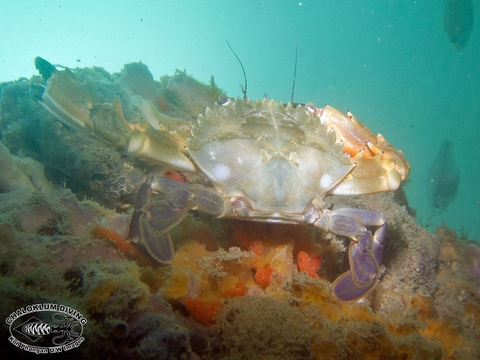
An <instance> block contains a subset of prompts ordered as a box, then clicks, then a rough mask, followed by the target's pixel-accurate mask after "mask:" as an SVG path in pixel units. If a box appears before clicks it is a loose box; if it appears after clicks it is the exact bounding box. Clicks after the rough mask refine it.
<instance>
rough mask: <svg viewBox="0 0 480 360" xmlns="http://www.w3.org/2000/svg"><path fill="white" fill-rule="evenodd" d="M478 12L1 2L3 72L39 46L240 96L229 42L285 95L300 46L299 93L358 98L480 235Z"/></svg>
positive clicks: (449, 208)
mask: <svg viewBox="0 0 480 360" xmlns="http://www.w3.org/2000/svg"><path fill="white" fill-rule="evenodd" d="M448 7H450V9H448ZM479 10H480V2H479V1H476V0H472V1H470V0H468V1H466V0H447V1H439V0H426V1H411V0H384V1H380V0H379V1H375V2H372V1H366V0H363V1H357V0H355V1H354V0H347V1H345V0H338V1H319V0H317V1H313V0H305V1H293V0H292V1H290V0H288V1H287V0H282V1H278V0H277V1H275V0H266V1H253V0H250V1H241V2H234V1H214V0H212V1H199V0H195V1H135V2H128V1H121V2H119V1H113V0H112V1H107V0H105V1H100V2H99V1H81V2H79V1H27V0H19V1H15V2H1V4H0V33H1V36H0V47H1V49H2V51H1V52H0V81H1V82H3V81H9V80H15V79H17V78H19V77H27V78H28V77H30V76H31V75H33V74H35V73H36V70H35V68H34V66H33V59H34V58H35V56H42V57H44V58H46V59H49V60H50V61H52V62H53V63H55V64H62V65H65V66H68V67H89V66H101V67H103V68H105V69H106V70H107V71H109V72H118V71H120V69H121V68H122V66H123V64H125V63H128V62H133V61H141V62H143V63H144V64H147V65H148V66H149V69H150V71H151V72H152V73H153V75H154V78H158V77H159V76H160V75H162V74H170V73H173V72H174V71H175V69H181V70H186V71H187V73H189V74H193V75H194V76H195V77H196V78H197V79H199V80H200V81H203V82H207V81H208V80H209V78H210V76H211V75H213V76H214V77H215V81H216V83H217V84H218V85H219V86H220V87H221V88H222V89H223V90H224V91H226V93H227V94H229V95H230V96H241V95H242V92H241V88H240V84H243V81H244V79H243V75H242V70H241V68H240V66H239V64H238V63H237V60H236V59H235V57H234V55H233V53H232V51H231V50H230V49H229V47H228V45H227V43H226V41H225V40H228V41H229V43H230V44H231V45H232V47H233V48H234V50H235V51H236V53H237V54H238V56H239V58H240V59H241V61H242V63H243V66H244V68H245V71H246V75H247V80H248V89H247V95H248V96H249V97H251V98H253V99H258V98H262V97H264V96H265V95H266V96H268V97H269V98H274V99H275V100H277V101H278V100H281V101H283V102H287V101H289V100H290V99H291V92H292V79H293V72H294V68H295V51H296V47H297V46H298V63H297V69H296V85H295V94H294V101H295V102H299V103H306V102H314V103H315V104H316V105H318V106H323V105H324V104H329V105H332V106H335V107H336V108H338V109H339V110H341V111H346V110H350V111H352V112H353V113H354V114H355V115H356V116H357V118H358V119H360V120H361V121H362V122H364V123H365V124H366V125H367V126H368V127H370V128H371V129H372V130H373V131H374V132H375V133H377V132H379V133H381V134H382V135H384V136H385V137H386V138H387V139H388V140H389V142H391V143H392V144H394V146H395V147H396V148H397V149H402V150H403V152H404V153H405V155H406V157H407V159H408V161H409V162H410V165H411V169H412V170H411V174H410V177H409V180H408V182H407V184H406V186H405V189H406V192H407V197H408V202H409V205H410V207H411V208H413V209H414V210H415V211H416V217H417V220H418V221H419V222H421V223H422V224H423V225H425V226H427V228H429V229H432V230H433V229H435V227H436V226H439V225H440V224H441V223H442V221H444V222H445V223H446V225H447V226H449V227H450V228H453V229H455V230H457V231H458V232H460V233H462V234H464V233H467V234H468V237H469V238H470V239H474V240H477V241H478V240H480V223H479V221H478V219H479V216H480V195H479V190H478V183H479V182H478V177H479V175H480V140H479V130H480V128H479V120H480V101H479V97H478V94H480V62H479V61H478V59H479V58H480V34H479V28H478V21H476V20H477V19H475V14H477V17H478V14H479V13H480V11H479ZM449 36H450V37H449ZM446 147H447V150H448V151H443V152H442V149H444V150H445V148H446ZM436 159H438V160H437V161H436ZM445 179H447V180H445ZM457 189H458V190H457ZM435 199H436V200H435Z"/></svg>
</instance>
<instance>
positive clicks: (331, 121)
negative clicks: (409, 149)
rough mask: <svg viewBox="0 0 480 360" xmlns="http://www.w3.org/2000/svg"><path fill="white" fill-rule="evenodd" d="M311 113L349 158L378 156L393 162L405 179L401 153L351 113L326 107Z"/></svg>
mask: <svg viewBox="0 0 480 360" xmlns="http://www.w3.org/2000/svg"><path fill="white" fill-rule="evenodd" d="M312 106H313V105H312ZM313 111H314V113H315V114H316V115H317V116H319V117H320V119H321V122H322V123H323V124H325V125H326V126H327V129H329V130H333V131H334V132H335V136H336V138H337V141H341V142H342V143H343V146H344V151H345V153H347V154H349V155H350V156H351V157H355V156H357V155H358V154H359V153H361V154H362V158H363V159H372V158H374V157H375V156H378V155H379V156H380V158H381V160H389V161H392V162H393V166H394V168H395V170H396V171H398V173H399V174H400V175H401V177H402V180H403V181H405V180H406V179H407V177H408V174H409V172H410V165H409V164H408V162H407V160H406V159H405V156H404V155H403V152H401V151H399V150H396V149H395V148H394V147H393V146H392V145H391V144H390V143H388V142H387V141H386V140H385V138H384V137H383V136H382V135H381V134H378V135H376V136H375V134H374V133H373V132H372V131H371V130H370V129H369V128H368V127H366V126H365V125H364V124H363V123H362V122H360V121H359V120H358V119H357V118H356V117H355V116H354V115H353V114H352V113H351V112H347V114H346V115H345V114H343V113H342V112H340V111H338V110H337V109H335V108H334V107H332V106H328V105H325V106H324V107H323V108H321V109H319V108H316V107H313Z"/></svg>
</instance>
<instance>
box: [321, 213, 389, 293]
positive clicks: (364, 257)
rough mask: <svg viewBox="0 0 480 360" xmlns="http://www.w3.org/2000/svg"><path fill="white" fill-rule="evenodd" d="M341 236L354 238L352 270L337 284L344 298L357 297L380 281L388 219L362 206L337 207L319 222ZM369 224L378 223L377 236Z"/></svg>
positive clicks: (336, 286)
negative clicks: (352, 207) (369, 228)
mask: <svg viewBox="0 0 480 360" xmlns="http://www.w3.org/2000/svg"><path fill="white" fill-rule="evenodd" d="M315 226H319V227H322V228H323V229H326V230H328V231H331V232H334V233H336V234H338V235H343V236H347V237H349V238H350V239H351V243H350V246H349V249H348V257H349V262H350V270H349V271H347V272H346V273H344V274H342V275H340V276H339V277H338V278H337V279H336V280H335V281H334V283H333V289H334V292H335V295H336V296H337V297H338V298H339V299H340V300H345V301H349V300H355V299H357V298H359V297H361V296H363V295H365V294H366V293H367V292H368V291H369V290H371V289H372V288H373V287H374V285H375V284H376V280H377V277H378V271H379V270H378V268H379V264H381V262H382V255H383V240H384V238H385V233H386V231H385V229H386V226H385V219H384V217H383V216H382V214H381V213H379V212H377V211H370V210H360V209H349V208H344V209H337V210H334V211H328V212H324V213H323V214H322V216H321V217H320V218H319V219H318V220H317V221H316V222H315ZM365 226H378V227H379V228H378V229H377V230H376V231H375V233H374V235H372V233H371V232H370V231H369V230H368V229H367V228H366V227H365Z"/></svg>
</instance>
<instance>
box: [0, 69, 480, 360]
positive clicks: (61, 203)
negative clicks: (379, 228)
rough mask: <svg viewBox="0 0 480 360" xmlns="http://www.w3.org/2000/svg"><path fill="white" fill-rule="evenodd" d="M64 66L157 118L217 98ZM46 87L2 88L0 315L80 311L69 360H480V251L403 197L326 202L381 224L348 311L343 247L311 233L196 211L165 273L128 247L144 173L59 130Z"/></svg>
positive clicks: (205, 90)
mask: <svg viewBox="0 0 480 360" xmlns="http://www.w3.org/2000/svg"><path fill="white" fill-rule="evenodd" d="M72 72H73V73H74V74H75V75H76V76H78V78H80V79H83V80H88V81H89V82H88V83H89V84H90V85H89V86H90V87H92V92H93V93H95V94H97V95H98V96H100V97H101V98H102V100H103V101H105V102H113V101H114V100H115V98H116V97H119V98H120V100H121V101H122V103H123V104H125V103H128V100H127V99H126V98H127V97H131V96H132V95H131V93H129V92H128V91H125V90H124V89H125V88H120V90H119V88H118V87H117V85H116V84H118V83H119V82H121V83H124V84H125V83H128V84H129V85H128V86H129V88H130V89H135V92H136V94H143V95H142V96H143V97H144V98H148V101H149V102H151V103H153V104H155V109H156V111H158V112H159V113H161V114H165V116H173V115H172V114H174V113H178V112H183V114H187V115H185V116H190V115H188V114H194V113H196V112H198V111H199V110H198V109H199V108H202V106H204V105H202V104H205V103H206V102H208V101H210V98H211V97H212V96H213V95H212V94H214V96H218V94H221V91H220V90H217V89H216V87H215V85H214V83H213V81H212V83H211V84H210V85H205V84H201V83H200V82H198V81H196V80H194V79H193V78H192V77H190V76H188V75H187V74H186V73H184V72H177V73H176V74H175V75H173V76H165V77H162V79H161V81H159V82H157V81H155V80H153V77H152V76H151V74H150V73H149V71H148V68H146V66H145V65H143V64H130V65H127V66H125V68H124V70H123V71H122V73H120V74H109V73H107V72H106V71H104V70H103V69H101V68H88V69H72ZM133 74H134V75H133ZM42 84H43V79H42V78H41V77H40V76H35V77H33V78H32V79H30V80H27V79H21V80H19V81H15V82H9V83H3V84H0V90H1V95H0V116H1V117H0V131H1V137H0V138H1V142H0V168H1V171H0V273H1V277H0V304H1V306H0V309H1V313H0V317H1V318H2V319H5V318H6V317H7V316H8V315H9V314H10V313H11V312H13V311H15V309H17V308H20V307H22V306H26V305H28V304H34V303H39V302H42V303H44V302H49V303H61V304H66V305H68V306H70V307H71V308H74V309H76V310H78V311H79V312H81V313H82V314H84V315H85V317H86V318H87V320H88V322H87V324H86V325H85V327H84V333H83V336H84V337H85V339H86V340H85V341H84V342H83V343H82V344H81V345H80V346H79V347H78V348H76V349H73V350H70V351H69V355H70V356H71V357H72V358H85V357H87V356H88V357H90V358H117V359H138V358H140V359H449V360H451V359H457V360H463V359H474V358H479V357H480V344H479V342H478V339H480V247H479V245H478V243H477V242H474V241H469V240H468V239H467V238H465V237H459V236H458V235H457V234H456V233H455V232H454V231H452V230H450V229H448V228H446V227H445V226H442V227H440V228H438V229H437V230H436V231H435V232H429V231H428V230H426V229H425V228H424V227H422V226H421V225H420V224H418V223H417V222H416V221H415V218H414V212H413V210H411V209H410V208H409V207H408V204H407V203H406V198H405V195H404V193H403V190H402V189H400V190H398V191H397V192H396V193H383V194H375V195H367V196H358V197H339V196H336V197H333V198H331V199H329V203H330V206H331V207H333V208H336V207H355V208H364V209H372V210H373V209H374V210H378V211H381V212H382V213H383V214H384V216H385V217H386V220H387V238H386V243H385V249H384V263H383V265H382V267H381V276H380V279H379V281H378V284H377V285H376V287H375V288H374V289H373V290H372V291H371V292H369V293H368V294H367V295H366V296H364V297H363V298H361V299H360V300H357V301H350V302H344V301H340V300H338V299H337V298H335V296H334V295H333V294H332V285H331V284H332V281H333V280H334V279H335V278H336V277H337V276H338V275H339V274H341V273H342V272H343V271H345V269H346V267H348V264H347V261H346V259H345V258H346V247H347V245H348V243H347V241H346V240H345V239H344V238H341V237H339V236H334V235H331V234H325V233H322V232H320V231H318V230H315V229H313V228H310V227H306V226H299V225H285V224H266V223H255V222H245V221H239V220H229V219H215V218H213V217H210V216H207V215H205V214H200V213H196V212H191V213H190V214H189V215H188V216H187V217H186V218H185V219H184V220H183V222H182V223H181V224H180V225H179V226H178V227H177V228H175V229H174V230H173V231H172V239H173V242H174V246H175V255H174V258H173V261H172V264H171V266H159V265H158V264H156V263H155V261H153V260H152V259H151V258H150V257H149V256H148V255H147V254H146V253H145V252H144V251H143V249H142V248H141V246H137V245H138V244H136V243H135V242H132V241H129V240H128V233H129V224H130V219H131V215H132V213H133V210H134V209H133V204H134V202H135V194H136V191H137V189H138V187H139V186H140V185H141V184H142V182H143V181H144V180H145V178H146V177H147V176H148V175H149V171H151V169H150V168H149V167H148V165H145V164H143V163H142V164H138V162H137V160H134V159H131V158H130V157H129V156H128V154H126V153H122V152H119V151H118V150H116V149H114V148H111V147H109V146H106V145H105V143H104V142H102V141H101V139H97V138H96V137H94V136H92V137H80V136H77V133H76V130H75V129H73V128H69V127H68V126H65V125H64V124H62V123H61V122H59V121H58V120H57V119H56V118H55V117H54V116H53V115H52V114H50V113H49V112H47V111H46V110H45V109H43V108H42V107H41V105H40V104H39V102H38V100H39V98H40V95H41V93H42V92H43V87H42ZM122 89H123V90H122ZM192 89H193V90H192ZM198 89H201V91H198ZM194 90H195V91H194ZM199 94H201V97H202V98H198V97H200V95H199ZM192 99H193V100H192ZM183 103H188V104H190V107H189V108H183V107H182V104H183ZM124 111H125V112H128V111H129V109H128V107H126V109H124ZM162 171H163V169H162ZM170 175H171V176H179V175H178V174H175V173H173V175H172V174H170ZM8 332H9V330H8V327H7V326H5V325H4V326H2V327H0V335H1V339H2V341H3V343H2V349H4V350H3V351H4V356H6V357H10V358H13V357H20V358H22V357H23V356H25V353H24V352H23V351H22V350H20V349H17V348H16V347H14V346H13V345H12V344H10V343H8V341H7V340H6V339H7V338H8V337H9V333H8Z"/></svg>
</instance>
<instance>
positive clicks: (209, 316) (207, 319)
mask: <svg viewBox="0 0 480 360" xmlns="http://www.w3.org/2000/svg"><path fill="white" fill-rule="evenodd" d="M184 305H185V307H186V308H187V311H188V313H189V314H190V316H191V317H192V318H194V319H195V320H197V321H198V322H199V323H200V324H203V325H213V324H214V323H215V316H216V315H217V314H218V312H219V311H220V308H221V307H222V303H221V302H220V301H218V300H210V301H209V300H201V299H198V298H191V297H187V298H186V299H185V302H184Z"/></svg>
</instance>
